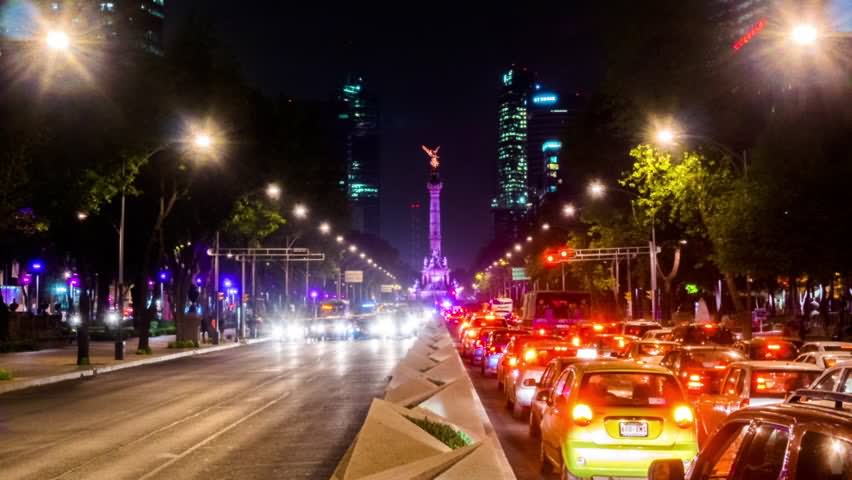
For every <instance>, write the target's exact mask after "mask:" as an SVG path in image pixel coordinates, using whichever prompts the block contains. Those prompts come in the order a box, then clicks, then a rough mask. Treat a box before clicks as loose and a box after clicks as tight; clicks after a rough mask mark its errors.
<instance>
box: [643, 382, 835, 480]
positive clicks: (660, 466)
mask: <svg viewBox="0 0 852 480" xmlns="http://www.w3.org/2000/svg"><path fill="white" fill-rule="evenodd" d="M850 406H852V395H849V394H844V393H838V392H832V391H823V390H797V391H796V392H795V393H793V394H792V395H791V396H790V398H789V399H788V400H787V401H786V402H785V403H781V404H777V405H773V406H768V407H759V408H748V409H745V410H739V411H736V412H734V413H732V414H731V415H730V417H728V419H727V421H726V422H725V423H724V424H723V425H722V427H721V428H720V429H719V430H718V431H717V432H716V434H715V435H713V437H711V438H710V441H709V442H708V444H707V446H706V447H705V448H704V449H703V450H702V451H701V453H699V454H698V456H697V457H696V458H695V460H693V461H692V463H691V465H690V468H689V471H688V472H687V473H686V474H684V465H683V463H681V461H680V460H656V461H654V462H653V463H651V467H650V468H649V469H648V480H684V479H688V480H701V479H714V480H740V479H746V480H776V479H781V480H804V479H808V480H817V479H818V480H845V479H848V478H852V411H851V410H850Z"/></svg>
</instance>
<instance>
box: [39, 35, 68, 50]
mask: <svg viewBox="0 0 852 480" xmlns="http://www.w3.org/2000/svg"><path fill="white" fill-rule="evenodd" d="M45 41H46V42H47V47H48V48H50V49H51V50H57V51H65V50H68V48H69V47H70V46H71V39H70V38H68V34H67V33H65V32H63V31H60V30H52V31H50V32H47V38H46V39H45Z"/></svg>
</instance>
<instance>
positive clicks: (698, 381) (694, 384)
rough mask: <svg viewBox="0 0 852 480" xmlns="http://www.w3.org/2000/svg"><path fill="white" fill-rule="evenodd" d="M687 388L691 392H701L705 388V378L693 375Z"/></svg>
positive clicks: (687, 383)
mask: <svg viewBox="0 0 852 480" xmlns="http://www.w3.org/2000/svg"><path fill="white" fill-rule="evenodd" d="M686 388H688V389H689V390H701V389H702V388H704V377H702V376H701V375H698V374H695V373H693V374H691V375H690V376H689V381H687V382H686Z"/></svg>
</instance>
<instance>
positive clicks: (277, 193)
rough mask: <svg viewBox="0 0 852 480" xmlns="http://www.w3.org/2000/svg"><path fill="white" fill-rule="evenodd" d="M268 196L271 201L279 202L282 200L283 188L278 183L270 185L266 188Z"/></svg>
mask: <svg viewBox="0 0 852 480" xmlns="http://www.w3.org/2000/svg"><path fill="white" fill-rule="evenodd" d="M266 196H267V197H268V198H269V199H270V200H278V199H280V198H281V186H280V185H278V184H277V183H270V184H269V185H267V186H266Z"/></svg>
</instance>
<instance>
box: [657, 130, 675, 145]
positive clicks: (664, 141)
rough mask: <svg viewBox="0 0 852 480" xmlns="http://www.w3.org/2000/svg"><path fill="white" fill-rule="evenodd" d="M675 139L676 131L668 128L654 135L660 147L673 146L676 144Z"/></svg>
mask: <svg viewBox="0 0 852 480" xmlns="http://www.w3.org/2000/svg"><path fill="white" fill-rule="evenodd" d="M675 138H676V135H675V132H674V130H672V129H671V128H668V127H665V128H661V129H659V130H657V133H656V134H655V135H654V139H655V140H656V141H657V143H658V144H660V145H671V144H673V143H674V141H675Z"/></svg>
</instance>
